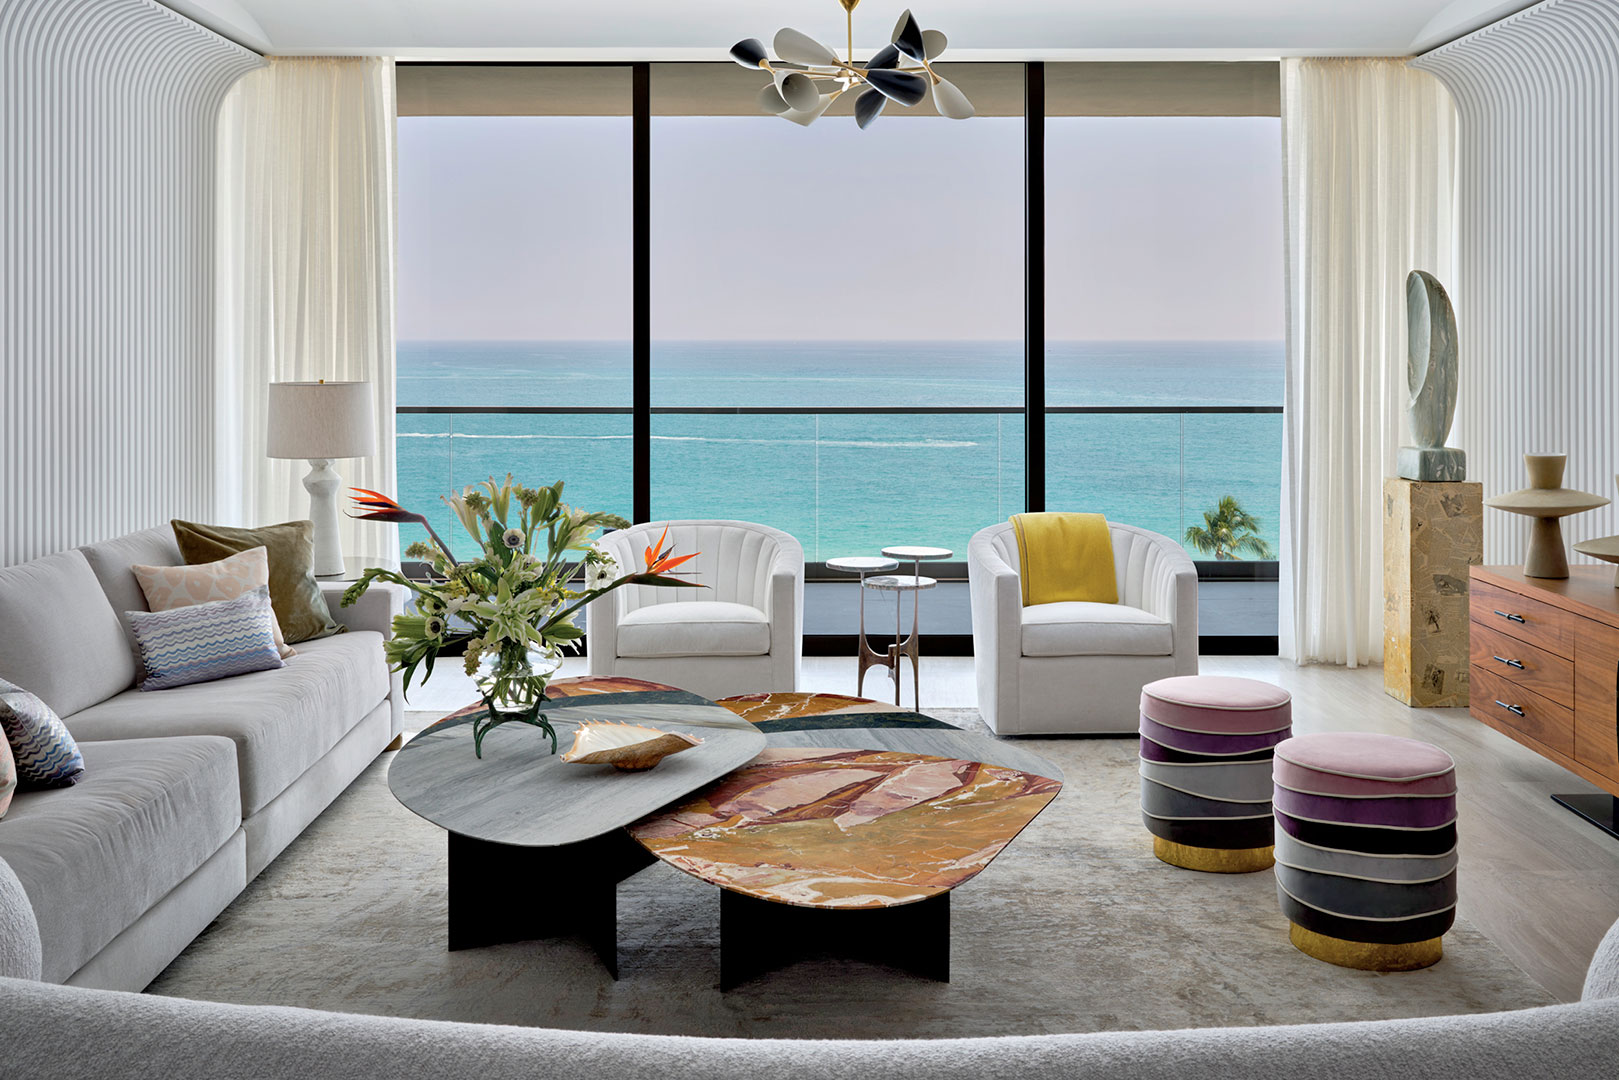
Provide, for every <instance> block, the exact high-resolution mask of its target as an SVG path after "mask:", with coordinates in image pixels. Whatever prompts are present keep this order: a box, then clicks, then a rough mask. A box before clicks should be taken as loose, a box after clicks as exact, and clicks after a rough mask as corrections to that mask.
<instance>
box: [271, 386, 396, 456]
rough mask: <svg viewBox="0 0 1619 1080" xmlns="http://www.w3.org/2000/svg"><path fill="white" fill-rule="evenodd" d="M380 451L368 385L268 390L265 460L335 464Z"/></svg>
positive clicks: (282, 387)
mask: <svg viewBox="0 0 1619 1080" xmlns="http://www.w3.org/2000/svg"><path fill="white" fill-rule="evenodd" d="M376 449H377V420H376V407H375V404H374V399H373V397H372V394H371V384H370V383H368V382H284V383H271V384H270V415H269V432H268V438H267V439H266V446H265V451H264V452H265V454H266V455H268V456H269V457H273V458H304V459H306V460H310V461H321V460H326V461H331V460H334V459H337V458H357V457H370V456H371V455H372V454H373V453H375V452H376Z"/></svg>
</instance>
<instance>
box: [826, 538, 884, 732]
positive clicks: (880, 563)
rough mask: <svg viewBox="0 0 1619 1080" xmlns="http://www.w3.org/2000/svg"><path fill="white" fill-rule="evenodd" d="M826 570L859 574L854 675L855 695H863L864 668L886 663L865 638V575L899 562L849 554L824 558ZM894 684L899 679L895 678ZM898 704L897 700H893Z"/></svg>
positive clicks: (881, 572)
mask: <svg viewBox="0 0 1619 1080" xmlns="http://www.w3.org/2000/svg"><path fill="white" fill-rule="evenodd" d="M826 568H827V569H828V570H836V571H837V572H838V573H840V574H859V575H860V642H859V644H858V645H856V646H855V648H856V650H857V662H858V664H859V670H858V674H857V675H856V676H855V696H857V697H860V696H863V693H864V691H865V688H866V669H867V668H870V667H875V666H877V665H879V664H881V665H886V664H887V663H888V660H887V658H886V657H885V656H884V655H883V654H882V653H880V652H878V651H877V650H875V649H873V648H872V647H871V643H870V642H868V641H867V640H866V575H867V574H888V573H892V572H893V571H895V570H898V569H899V563H897V562H895V561H894V560H893V559H878V558H874V557H871V556H868V555H850V556H847V557H845V558H841V559H828V560H826ZM894 681H895V685H896V686H897V685H898V683H899V680H898V679H897V678H896V679H895V680H894ZM895 704H898V702H895Z"/></svg>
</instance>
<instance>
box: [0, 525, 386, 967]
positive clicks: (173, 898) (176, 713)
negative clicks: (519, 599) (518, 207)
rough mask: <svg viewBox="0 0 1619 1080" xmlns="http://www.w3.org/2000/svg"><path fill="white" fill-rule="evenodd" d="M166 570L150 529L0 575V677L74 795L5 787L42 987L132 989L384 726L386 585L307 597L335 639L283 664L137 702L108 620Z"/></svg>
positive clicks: (165, 544) (352, 767)
mask: <svg viewBox="0 0 1619 1080" xmlns="http://www.w3.org/2000/svg"><path fill="white" fill-rule="evenodd" d="M181 561H182V560H181V558H180V552H179V549H178V548H177V547H176V545H175V543H174V539H173V537H172V535H171V534H170V532H169V530H168V529H167V528H166V527H165V528H160V529H150V530H147V531H145V532H139V533H133V534H131V535H129V536H124V537H120V538H118V539H116V540H110V541H107V542H104V543H100V544H92V545H89V546H87V547H83V548H78V549H76V550H73V551H66V552H62V553H59V554H56V555H50V556H46V557H45V558H41V559H36V560H34V561H32V562H28V563H22V564H19V565H17V566H11V567H6V568H3V569H0V678H5V679H8V680H10V681H11V682H13V683H16V684H17V685H19V686H22V687H23V688H25V689H27V690H29V691H31V692H32V693H34V694H36V695H38V696H39V697H40V698H41V699H43V700H44V701H45V703H46V704H48V705H50V706H51V708H52V709H54V710H55V711H56V712H57V714H58V715H59V716H61V717H62V719H63V722H64V723H66V725H67V727H68V730H69V731H70V732H72V734H73V737H74V738H75V739H76V740H77V741H78V743H79V748H80V750H81V751H82V753H83V755H84V759H85V773H84V778H83V779H82V780H81V781H80V782H79V783H78V784H76V785H75V786H73V787H69V788H60V789H56V790H51V791H39V792H27V793H20V794H18V795H17V796H16V798H15V800H14V801H13V803H12V805H11V809H10V811H9V812H8V813H7V814H6V816H5V818H4V820H0V862H3V863H5V864H8V865H9V867H10V870H11V872H13V873H14V874H15V876H16V878H17V880H18V881H19V882H20V884H21V888H22V891H23V892H24V893H25V894H26V896H27V898H28V900H29V902H30V905H31V907H32V911H33V915H34V919H35V921H36V922H37V927H38V929H37V933H38V936H39V940H40V952H41V967H40V976H41V977H42V978H43V979H45V980H46V981H48V982H58V983H70V984H73V985H78V986H89V987H97V988H103V989H127V990H138V989H140V988H142V987H144V986H145V985H146V984H147V983H148V982H150V981H151V980H152V979H153V978H154V977H155V976H156V975H157V974H158V972H160V971H162V970H163V968H164V967H165V966H167V965H168V963H169V961H171V960H172V959H174V957H175V956H177V955H178V954H179V953H180V951H181V950H182V949H184V948H185V947H186V945H187V944H189V943H190V941H191V940H192V939H193V938H194V937H196V935H197V934H198V933H200V932H201V931H202V930H203V929H204V928H205V927H206V926H207V925H208V923H209V922H210V921H212V919H213V918H214V917H215V916H216V915H218V914H219V912H220V911H221V910H223V909H224V907H225V905H226V904H228V903H230V901H231V900H232V899H233V898H235V896H236V895H237V894H238V893H239V892H241V890H242V889H243V888H244V887H245V886H246V884H247V883H248V882H249V881H251V880H252V879H253V878H254V877H255V876H256V875H257V874H258V873H259V871H261V870H263V869H264V867H265V866H267V865H268V864H269V863H270V861H271V860H272V859H274V858H275V857H276V855H278V854H279V853H280V852H281V850H282V849H283V848H285V847H286V846H287V845H288V844H289V843H291V842H292V840H293V839H294V838H296V837H297V836H298V834H299V833H301V832H302V831H303V830H304V829H305V828H306V827H307V826H308V825H309V823H310V822H311V821H313V820H314V819H315V818H316V816H317V815H319V814H320V812H321V811H322V810H324V809H325V808H326V807H327V806H329V805H330V804H331V802H332V800H333V799H335V798H336V797H337V796H338V795H339V794H340V793H342V791H343V790H344V789H345V788H347V787H348V785H349V784H350V783H351V782H353V780H354V778H355V777H356V776H358V775H359V774H360V772H361V771H362V770H363V769H364V768H365V767H366V766H367V765H368V764H370V763H371V761H373V760H374V759H375V758H376V756H377V755H378V754H379V753H380V752H381V751H382V750H383V749H384V748H385V747H386V746H387V745H388V744H389V743H390V742H391V741H392V740H393V739H394V737H395V736H397V735H398V734H399V733H400V732H401V731H402V730H403V723H404V712H403V694H402V690H401V687H400V684H399V680H398V677H397V676H395V675H391V674H390V673H389V671H388V669H387V664H386V662H385V660H384V659H383V653H382V641H383V636H384V635H385V634H386V633H388V631H389V625H390V623H391V622H392V619H393V616H394V615H395V614H396V613H398V612H399V611H402V610H403V606H404V598H405V590H404V589H403V588H400V587H399V586H396V585H389V586H385V587H378V586H373V587H372V589H371V590H370V591H369V592H368V593H367V594H366V595H365V596H364V597H363V598H362V600H361V601H360V603H358V604H356V605H355V606H354V607H352V608H342V607H340V606H339V602H338V601H339V597H340V595H341V592H342V589H343V585H341V584H333V585H330V586H326V587H325V588H324V591H325V592H326V593H327V601H328V604H329V606H330V607H331V610H332V615H333V617H334V618H335V619H337V621H338V622H340V623H342V624H344V625H346V626H347V628H348V632H346V633H341V634H336V635H333V636H331V637H326V638H320V639H317V640H313V641H305V642H300V643H298V644H297V645H295V648H296V649H297V653H298V655H296V656H294V657H291V658H290V659H288V660H287V663H286V666H285V667H284V668H281V669H278V670H275V671H262V672H256V673H254V674H251V675H241V676H237V677H235V678H230V679H221V680H219V681H216V682H210V683H201V684H197V685H194V686H183V687H178V688H175V689H172V690H159V691H151V692H146V691H141V690H138V689H136V688H135V676H136V668H137V661H136V657H135V653H134V651H133V649H132V646H131V643H130V640H129V638H128V636H127V633H126V630H125V627H124V624H123V620H122V618H121V616H120V614H119V613H120V612H124V611H131V610H145V609H146V603H145V598H144V596H143V595H142V593H141V590H140V587H139V585H138V584H137V583H136V581H135V577H134V575H133V573H131V571H130V569H129V567H130V566H131V565H133V564H138V563H139V564H146V565H178V564H179V563H180V562H181ZM0 929H3V925H0Z"/></svg>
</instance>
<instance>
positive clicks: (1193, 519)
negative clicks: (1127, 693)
mask: <svg viewBox="0 0 1619 1080" xmlns="http://www.w3.org/2000/svg"><path fill="white" fill-rule="evenodd" d="M1281 411H1282V410H1281V407H1280V406H1185V407H1175V406H1140V407H1129V406H1103V407H1094V408H1093V407H1083V406H1066V407H1053V408H1051V409H1049V410H1048V413H1047V422H1046V429H1047V430H1046V445H1047V451H1046V453H1047V489H1046V502H1047V505H1048V506H1049V507H1050V508H1051V509H1054V510H1094V511H1099V512H1101V513H1104V514H1106V515H1107V516H1108V517H1109V518H1110V519H1113V520H1117V521H1127V522H1129V523H1131V524H1134V525H1140V526H1141V527H1143V528H1147V529H1151V530H1153V531H1154V532H1160V533H1163V534H1164V535H1166V536H1170V537H1172V538H1174V539H1175V540H1177V541H1183V542H1184V537H1185V535H1186V530H1187V526H1189V525H1201V524H1202V522H1203V515H1204V512H1205V511H1212V510H1214V509H1215V508H1216V507H1217V505H1218V503H1219V502H1220V500H1221V499H1222V498H1223V497H1224V496H1227V495H1230V496H1233V497H1234V498H1235V499H1237V501H1238V503H1239V504H1240V505H1241V507H1242V508H1243V509H1244V510H1245V511H1247V512H1248V513H1249V514H1251V515H1252V516H1253V517H1254V518H1256V519H1258V523H1259V536H1260V538H1261V539H1262V540H1264V541H1265V542H1266V543H1267V544H1268V545H1269V547H1270V548H1271V549H1272V550H1274V549H1275V548H1276V546H1277V531H1278V526H1279V524H1280V490H1281V487H1280V480H1281V453H1282V434H1281V419H1282V418H1281ZM651 412H652V471H651V477H650V480H651V486H652V491H651V496H652V499H651V502H652V511H653V514H654V515H655V516H656V517H659V518H682V517H710V518H738V519H742V520H746V521H758V522H761V523H764V524H769V525H772V526H774V527H776V528H779V529H783V530H785V531H787V532H789V533H791V534H793V535H794V536H796V537H798V539H799V541H800V542H801V543H802V544H803V545H804V556H805V558H806V559H807V560H808V561H810V562H824V561H825V560H827V559H829V558H834V557H837V556H839V555H851V554H875V553H876V552H877V551H878V550H879V549H880V548H882V547H884V546H886V545H890V544H899V543H906V544H927V545H934V546H939V547H947V548H950V549H952V550H953V551H955V552H956V553H957V557H958V558H964V557H965V553H966V549H967V541H968V539H969V538H970V537H971V536H972V534H973V533H974V532H976V531H977V530H979V529H980V528H983V527H984V526H985V525H988V524H990V523H992V522H995V521H1004V520H1005V519H1006V518H1007V516H1008V515H1010V514H1014V513H1017V512H1018V511H1020V510H1022V509H1023V480H1024V475H1023V473H1024V469H1023V455H1024V420H1023V410H1021V409H1018V408H1011V407H1001V406H984V407H949V406H941V407H936V408H905V407H880V406H879V407H849V408H828V407H802V408H799V407H792V406H771V407H759V408H747V407H738V408H716V407H663V408H657V407H655V408H653V409H652V410H651ZM631 420H632V416H631V410H630V409H629V408H605V407H604V408H591V407H568V406H561V407H512V408H493V407H490V408H484V407H479V406H462V407H456V408H437V407H434V406H402V407H400V408H399V410H398V436H399V438H398V455H399V489H400V502H401V503H402V504H403V505H405V506H406V507H408V508H410V509H413V510H417V511H419V512H422V513H426V514H427V515H428V516H429V517H430V518H431V519H432V520H433V523H434V526H435V527H436V528H438V529H439V531H440V534H441V535H443V536H444V537H446V539H449V538H451V537H454V538H455V539H454V540H452V541H451V542H452V543H453V544H455V545H456V548H457V554H458V555H459V554H462V553H463V551H465V552H470V551H471V550H472V542H471V540H470V538H467V537H466V536H465V534H464V533H463V532H462V530H461V528H460V526H459V524H457V523H456V522H455V521H454V520H453V517H452V515H451V513H450V511H449V509H448V508H447V507H446V506H445V505H444V504H443V503H442V502H441V501H440V496H442V495H444V494H446V493H447V492H449V491H451V490H455V489H459V488H461V487H464V486H465V485H467V484H471V483H474V482H476V481H478V480H482V479H485V478H486V477H489V476H503V475H505V474H506V473H508V472H510V473H513V474H515V475H516V476H517V477H518V478H519V479H521V480H523V481H525V482H527V483H531V484H538V483H548V482H551V481H554V480H556V479H558V478H561V479H565V480H567V481H568V489H567V500H568V501H569V502H570V503H573V504H574V505H578V506H583V507H588V508H590V509H592V510H608V511H612V512H614V513H618V514H623V515H625V516H629V514H630V507H631V504H632V495H633V479H632V476H631V454H630V438H631ZM409 533H410V530H408V529H407V530H405V534H406V535H404V536H403V537H402V542H403V543H406V544H408V543H409V542H410V541H411V540H413V539H416V537H413V536H411V535H409ZM1187 550H1188V552H1189V553H1190V554H1191V555H1192V557H1193V558H1195V559H1200V560H1207V559H1212V558H1213V557H1214V555H1213V553H1212V552H1208V551H1200V550H1198V549H1197V548H1196V547H1195V546H1191V545H1188V546H1187Z"/></svg>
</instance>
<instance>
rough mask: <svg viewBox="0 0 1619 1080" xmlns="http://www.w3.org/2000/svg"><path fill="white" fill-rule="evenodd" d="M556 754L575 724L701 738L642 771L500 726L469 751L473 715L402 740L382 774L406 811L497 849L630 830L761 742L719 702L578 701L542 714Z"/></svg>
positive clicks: (753, 753)
mask: <svg viewBox="0 0 1619 1080" xmlns="http://www.w3.org/2000/svg"><path fill="white" fill-rule="evenodd" d="M547 716H548V718H549V719H550V721H551V724H552V726H553V727H555V728H556V732H557V740H558V744H559V749H560V750H561V751H566V750H567V748H568V747H569V746H570V745H572V743H573V737H574V733H575V732H576V731H577V730H578V728H579V724H580V722H581V721H588V720H612V721H618V722H624V723H631V724H645V725H646V726H647V727H653V728H657V729H658V730H660V731H679V732H685V733H688V734H691V735H695V736H696V737H698V738H700V739H702V740H703V742H702V744H701V745H699V746H694V747H692V748H691V749H690V750H686V751H683V752H681V753H679V754H674V755H672V756H670V757H667V758H665V759H664V760H662V761H660V762H659V763H658V764H657V765H656V766H655V767H653V768H651V769H648V770H645V771H643V772H624V771H621V770H618V769H615V768H613V767H612V766H611V765H570V764H566V763H564V762H563V760H562V754H561V753H560V752H559V753H557V754H552V753H550V749H551V744H550V740H548V739H547V738H546V737H545V736H544V735H543V734H542V733H541V732H540V730H539V729H538V728H534V727H530V726H528V725H526V724H515V723H514V724H505V725H503V726H501V727H498V728H496V729H495V730H494V731H492V732H490V733H489V735H488V736H486V737H485V739H484V743H483V757H482V758H478V757H476V756H474V754H473V752H472V724H471V722H470V718H462V720H461V721H459V722H452V723H448V724H442V725H439V726H435V727H432V728H429V729H428V730H426V731H424V732H422V733H421V734H420V735H418V736H416V738H414V739H412V740H411V741H410V742H408V743H406V744H405V746H404V748H403V749H401V750H400V751H399V753H398V755H397V756H396V757H395V758H394V761H393V763H392V765H391V766H390V767H389V769H388V787H389V788H390V789H391V790H392V791H393V793H394V797H395V798H397V799H398V800H399V801H400V802H401V803H403V804H404V805H405V806H406V807H408V808H409V809H410V810H412V811H414V812H415V813H417V814H419V815H421V816H422V817H424V818H426V819H427V820H428V821H431V822H433V824H435V825H439V826H442V827H443V828H445V829H448V830H450V831H451V832H454V833H459V834H461V835H463V836H469V837H473V838H474V839H478V840H486V841H490V842H492V843H497V844H514V845H519V846H524V847H551V846H557V845H561V844H572V843H577V842H579V841H581V840H588V839H590V838H591V837H595V836H600V835H601V834H603V833H606V832H610V831H611V830H613V829H617V828H620V827H622V826H624V825H628V824H629V823H630V822H632V821H636V820H637V819H639V818H641V817H644V816H645V815H647V814H649V813H651V812H652V811H654V810H656V809H658V808H659V807H662V806H665V805H667V804H668V803H671V802H674V801H675V800H676V799H679V798H681V797H682V796H685V795H688V794H690V793H691V792H693V791H696V790H697V789H698V788H700V787H702V786H703V785H705V784H707V783H709V782H711V781H713V780H717V779H718V778H720V777H721V776H724V775H725V774H726V773H728V772H730V771H731V770H732V769H735V768H736V767H737V766H739V765H743V764H745V763H747V762H749V761H751V760H753V759H754V758H755V757H757V756H758V754H759V751H761V750H763V749H764V748H765V737H764V735H762V734H760V732H759V730H758V729H757V728H755V727H754V726H753V725H752V724H750V723H748V721H746V720H744V719H742V718H741V717H739V716H737V715H736V714H735V713H733V712H731V711H729V710H727V709H722V708H721V707H719V706H718V705H712V704H694V703H684V702H681V703H670V702H624V703H615V704H607V703H602V704H597V703H594V702H591V703H588V704H586V703H584V702H579V701H577V700H575V701H574V702H570V703H569V704H568V705H567V706H566V707H560V706H559V707H556V708H554V709H550V710H547Z"/></svg>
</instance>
